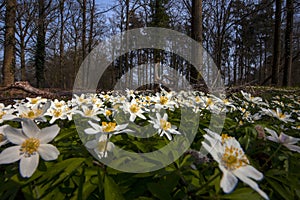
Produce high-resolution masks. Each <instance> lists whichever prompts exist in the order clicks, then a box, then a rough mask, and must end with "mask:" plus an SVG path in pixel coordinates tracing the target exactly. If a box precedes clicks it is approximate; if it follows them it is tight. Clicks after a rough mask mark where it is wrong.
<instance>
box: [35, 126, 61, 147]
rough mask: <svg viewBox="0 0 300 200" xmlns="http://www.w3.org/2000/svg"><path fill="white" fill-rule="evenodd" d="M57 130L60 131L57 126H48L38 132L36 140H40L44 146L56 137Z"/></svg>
mask: <svg viewBox="0 0 300 200" xmlns="http://www.w3.org/2000/svg"><path fill="white" fill-rule="evenodd" d="M59 130H60V128H59V127H58V125H57V124H55V125H53V126H50V127H46V128H43V129H42V130H41V131H40V134H39V135H38V138H39V139H40V140H41V143H42V144H46V143H48V142H50V141H51V140H53V139H54V138H55V137H56V136H57V134H58V133H59Z"/></svg>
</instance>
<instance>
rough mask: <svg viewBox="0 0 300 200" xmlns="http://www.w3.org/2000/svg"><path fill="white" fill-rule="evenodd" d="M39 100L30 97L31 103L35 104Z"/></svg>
mask: <svg viewBox="0 0 300 200" xmlns="http://www.w3.org/2000/svg"><path fill="white" fill-rule="evenodd" d="M38 101H39V99H38V98H32V99H31V104H36V103H37V102H38Z"/></svg>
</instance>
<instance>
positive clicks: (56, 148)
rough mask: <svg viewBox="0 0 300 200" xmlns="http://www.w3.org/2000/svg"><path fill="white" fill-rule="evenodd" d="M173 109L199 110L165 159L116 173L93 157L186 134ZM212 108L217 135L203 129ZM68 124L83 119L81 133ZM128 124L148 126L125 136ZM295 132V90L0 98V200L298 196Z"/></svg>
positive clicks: (299, 127)
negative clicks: (177, 148) (180, 144)
mask: <svg viewBox="0 0 300 200" xmlns="http://www.w3.org/2000/svg"><path fill="white" fill-rule="evenodd" d="M183 109H189V110H191V112H193V113H195V115H196V114H197V115H198V116H200V118H199V122H197V124H196V125H197V127H198V128H197V134H196V137H195V138H194V140H193V142H192V145H191V147H190V149H189V150H188V151H187V152H186V153H185V154H183V155H182V156H180V158H179V159H177V160H176V161H175V162H173V163H172V164H170V165H168V166H166V167H164V168H162V169H160V170H157V171H152V172H148V173H125V172H121V171H117V170H114V169H112V168H110V167H107V166H106V165H104V164H102V163H101V159H105V158H108V157H110V156H112V155H113V154H114V149H115V148H116V146H118V147H119V148H122V149H124V150H127V151H133V152H138V153H147V152H151V151H155V150H158V149H160V148H161V147H163V146H165V145H167V144H168V143H169V142H170V141H172V140H174V138H176V137H185V136H187V135H188V134H191V133H189V132H187V131H185V130H181V129H180V128H179V127H180V123H183V121H184V123H187V124H188V123H192V120H190V121H189V119H182V116H181V115H182V110H183ZM220 113H225V114H226V118H225V122H224V126H223V129H222V133H221V134H219V133H216V132H215V131H213V130H211V129H210V126H209V125H210V120H211V118H212V115H213V114H214V115H219V114H220ZM120 114H121V115H120ZM118 116H119V117H118ZM120 116H121V117H120ZM76 120H79V121H81V122H82V121H83V122H85V123H86V124H88V127H84V128H83V130H82V131H83V134H84V135H83V136H81V137H80V135H78V133H77V130H80V129H81V128H82V127H80V124H79V125H78V124H75V123H74V121H76ZM133 124H139V125H140V126H146V125H147V126H151V127H152V128H153V130H154V132H153V134H152V135H151V137H144V138H143V137H141V138H140V137H134V136H132V135H130V134H129V133H134V132H135V133H137V132H138V130H136V129H134V128H132V127H133V126H132V125H133ZM193 125H195V124H193ZM298 138H300V96H298V95H296V94H293V93H289V92H283V91H282V92H277V93H276V92H275V93H266V94H263V95H261V96H253V95H251V94H250V93H247V92H243V91H242V92H238V93H235V94H231V95H229V96H227V97H217V96H214V95H210V94H204V93H202V92H196V91H193V92H166V91H164V90H162V91H161V92H160V93H155V94H152V93H138V92H134V91H130V90H127V91H126V92H124V94H122V93H118V92H108V93H100V94H81V95H74V98H73V99H72V100H65V101H64V100H57V99H55V100H54V99H53V100H50V99H44V98H41V97H37V98H26V99H23V100H16V101H15V104H14V105H4V104H0V152H1V153H0V199H55V198H56V199H106V200H110V199H118V200H119V199H140V200H148V199H163V200H164V199H245V198H247V199H248V200H251V199H255V200H256V199H299V198H300V173H299V169H300V154H299V153H300V145H299V143H300V139H298ZM200 150H201V151H200ZM203 150H204V151H203ZM204 152H207V153H204ZM91 153H92V154H93V155H94V156H95V157H93V156H92V155H91ZM119 162H120V164H121V163H122V162H126V158H124V159H123V160H120V161H119Z"/></svg>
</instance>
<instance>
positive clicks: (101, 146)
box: [85, 134, 115, 159]
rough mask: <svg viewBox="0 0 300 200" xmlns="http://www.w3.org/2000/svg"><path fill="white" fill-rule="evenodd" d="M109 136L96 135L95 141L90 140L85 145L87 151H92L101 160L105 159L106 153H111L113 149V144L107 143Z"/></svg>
mask: <svg viewBox="0 0 300 200" xmlns="http://www.w3.org/2000/svg"><path fill="white" fill-rule="evenodd" d="M110 137H111V135H104V134H98V135H97V136H96V139H95V140H90V141H88V142H87V143H85V146H86V147H87V148H88V149H93V150H94V152H95V153H96V154H97V156H98V157H99V158H100V159H101V158H103V157H104V158H106V157H107V155H108V152H111V151H113V149H114V148H115V145H114V143H112V142H110V141H109V138H110Z"/></svg>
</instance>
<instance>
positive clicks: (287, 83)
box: [282, 0, 294, 86]
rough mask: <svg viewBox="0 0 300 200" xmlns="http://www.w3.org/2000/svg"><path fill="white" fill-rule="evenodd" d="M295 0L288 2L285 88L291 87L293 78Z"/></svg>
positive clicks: (284, 72) (288, 0)
mask: <svg viewBox="0 0 300 200" xmlns="http://www.w3.org/2000/svg"><path fill="white" fill-rule="evenodd" d="M293 3H294V2H293V0H287V1H286V10H287V16H286V29H285V52H284V58H285V63H284V71H283V83H282V85H283V86H291V76H292V57H293V56H292V49H293V48H292V46H293V15H294V5H293Z"/></svg>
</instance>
